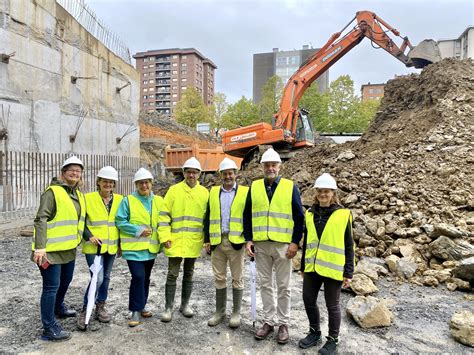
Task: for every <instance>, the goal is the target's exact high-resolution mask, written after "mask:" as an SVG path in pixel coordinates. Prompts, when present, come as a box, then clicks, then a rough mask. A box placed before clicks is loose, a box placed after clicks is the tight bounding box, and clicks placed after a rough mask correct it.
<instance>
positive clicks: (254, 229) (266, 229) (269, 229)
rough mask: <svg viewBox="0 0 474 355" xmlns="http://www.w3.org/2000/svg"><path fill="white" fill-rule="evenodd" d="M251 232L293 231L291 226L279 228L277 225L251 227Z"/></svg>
mask: <svg viewBox="0 0 474 355" xmlns="http://www.w3.org/2000/svg"><path fill="white" fill-rule="evenodd" d="M252 232H276V233H293V228H279V227H269V226H263V227H252Z"/></svg>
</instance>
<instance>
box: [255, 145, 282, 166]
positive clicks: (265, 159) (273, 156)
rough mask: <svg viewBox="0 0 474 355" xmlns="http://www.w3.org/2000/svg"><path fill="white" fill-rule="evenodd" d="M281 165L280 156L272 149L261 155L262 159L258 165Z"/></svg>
mask: <svg viewBox="0 0 474 355" xmlns="http://www.w3.org/2000/svg"><path fill="white" fill-rule="evenodd" d="M270 162H271V163H281V158H280V154H278V153H277V152H275V150H274V149H273V148H269V149H267V151H266V152H265V153H263V154H262V159H261V160H260V163H270Z"/></svg>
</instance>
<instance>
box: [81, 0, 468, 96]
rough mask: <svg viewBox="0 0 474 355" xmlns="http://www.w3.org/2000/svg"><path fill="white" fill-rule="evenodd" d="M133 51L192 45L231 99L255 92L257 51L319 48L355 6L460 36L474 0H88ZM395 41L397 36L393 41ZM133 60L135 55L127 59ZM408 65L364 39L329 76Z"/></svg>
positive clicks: (414, 29)
mask: <svg viewBox="0 0 474 355" xmlns="http://www.w3.org/2000/svg"><path fill="white" fill-rule="evenodd" d="M86 2H87V3H88V4H89V5H90V7H91V8H92V9H93V10H94V11H95V12H96V14H97V15H98V16H99V17H100V18H101V19H102V20H104V22H105V23H106V24H107V25H108V26H109V29H110V30H112V31H113V32H115V33H116V34H117V35H119V36H120V37H121V38H122V39H123V40H124V42H125V43H126V44H127V45H128V46H129V48H130V51H131V53H132V55H133V54H135V53H136V52H143V51H147V50H151V49H164V48H176V47H179V48H187V47H194V48H196V49H198V50H199V51H200V52H201V53H203V55H205V56H206V57H208V58H209V59H211V60H212V61H213V62H214V63H215V64H216V65H217V67H218V69H217V72H216V91H218V92H222V93H224V94H225V95H226V96H227V99H228V101H229V102H235V101H237V100H238V99H239V98H240V97H241V96H242V95H244V96H245V97H247V98H251V97H252V70H253V68H252V56H253V54H254V53H264V52H271V50H272V48H274V47H278V48H279V49H280V50H292V49H300V48H302V46H303V45H304V44H308V45H310V46H313V47H314V48H319V47H321V46H322V45H324V44H325V43H326V42H327V40H328V39H329V37H330V36H331V35H332V34H333V33H334V32H338V31H340V30H341V29H342V28H343V27H344V26H345V25H346V24H347V23H348V22H349V21H350V20H351V19H352V18H353V17H354V15H355V13H356V11H359V10H370V11H373V12H375V13H376V14H377V15H378V16H379V17H380V18H382V19H383V20H385V21H386V22H387V23H389V24H390V25H391V26H393V27H395V28H396V29H398V30H399V31H400V32H401V35H402V36H408V38H409V39H410V41H411V42H412V43H413V44H418V43H419V42H420V41H421V40H423V39H425V38H432V39H436V40H438V39H452V38H458V37H459V36H460V35H461V34H462V32H463V31H464V30H465V29H466V27H468V26H470V25H474V1H473V0H445V1H441V0H429V1H428V0H426V1H425V0H397V1H393V0H390V1H388V0H378V1H376V0H373V1H338V0H324V1H320V0H148V1H135V0H133V1H132V0H113V1H112V0H86ZM395 41H396V42H397V44H400V42H401V41H397V40H395ZM132 61H133V64H134V65H135V60H134V59H132ZM410 72H417V70H412V69H407V68H405V66H404V65H403V64H402V63H401V62H399V61H398V60H396V59H395V58H394V57H392V56H391V55H389V54H388V53H386V52H385V51H383V50H382V49H374V48H372V46H371V44H370V41H368V40H367V39H365V40H364V41H362V42H361V43H360V44H359V45H358V46H356V47H355V48H354V49H353V50H352V51H351V52H349V53H348V54H346V55H345V57H343V58H342V59H340V60H339V61H338V62H337V63H336V64H334V65H333V66H332V67H331V68H330V70H329V80H330V81H332V80H335V79H336V78H337V77H338V76H340V75H344V74H349V75H350V76H351V77H352V79H353V80H354V81H355V85H356V91H357V92H359V90H360V85H361V84H365V83H367V82H371V83H382V82H385V81H387V80H389V79H391V78H393V77H394V75H400V74H406V73H410Z"/></svg>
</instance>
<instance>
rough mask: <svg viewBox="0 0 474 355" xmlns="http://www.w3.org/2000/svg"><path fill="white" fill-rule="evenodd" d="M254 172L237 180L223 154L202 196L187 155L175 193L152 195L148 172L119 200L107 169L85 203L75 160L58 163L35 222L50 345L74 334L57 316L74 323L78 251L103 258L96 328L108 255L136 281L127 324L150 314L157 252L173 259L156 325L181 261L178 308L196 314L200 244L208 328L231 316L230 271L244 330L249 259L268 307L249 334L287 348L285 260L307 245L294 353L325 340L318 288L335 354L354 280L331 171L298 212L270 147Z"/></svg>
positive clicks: (164, 317)
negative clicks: (71, 300)
mask: <svg viewBox="0 0 474 355" xmlns="http://www.w3.org/2000/svg"><path fill="white" fill-rule="evenodd" d="M261 164H262V168H263V175H264V177H263V178H262V179H258V180H255V181H253V182H252V184H251V186H250V187H247V186H242V185H239V184H238V183H237V182H236V178H237V173H238V167H237V165H236V164H235V162H234V161H233V160H231V159H228V158H225V159H224V160H223V161H222V162H221V164H220V166H219V173H220V176H221V180H222V184H221V185H220V186H214V187H212V188H211V189H210V191H208V190H207V189H206V188H204V187H203V186H201V185H200V183H199V177H200V174H201V171H202V169H201V165H200V163H199V161H198V160H197V159H196V158H194V157H193V158H190V159H188V160H187V161H186V162H185V163H184V165H183V167H182V168H183V175H184V180H183V181H182V182H180V183H177V184H175V185H173V186H171V187H170V188H169V190H168V192H167V193H166V195H165V197H164V198H162V197H160V196H157V195H155V194H154V193H153V191H152V182H153V176H152V174H151V173H150V172H149V171H148V170H146V169H143V168H140V169H139V170H138V171H137V172H136V173H135V176H134V183H135V187H136V190H135V191H134V192H133V193H132V194H130V195H128V196H125V197H124V196H122V195H119V194H116V193H114V188H115V185H116V183H117V181H118V173H117V171H116V170H115V169H114V168H113V167H110V166H106V167H103V168H102V169H101V170H100V171H99V173H98V174H97V191H95V192H90V193H87V194H85V195H84V194H83V193H82V192H81V190H80V185H81V177H82V172H83V169H84V165H83V163H82V161H80V160H79V159H78V158H77V157H75V156H73V157H71V158H68V159H67V160H66V161H64V163H63V165H62V167H61V174H60V176H59V177H58V178H57V179H54V180H53V181H52V183H51V185H50V186H49V187H48V188H47V189H46V191H45V192H44V193H43V194H42V196H41V201H40V206H39V209H38V212H37V215H36V218H35V223H34V224H35V234H34V237H33V245H32V260H33V261H34V262H35V263H36V264H37V265H38V268H39V270H40V273H41V276H42V279H43V289H42V294H41V303H40V307H41V320H42V323H43V336H42V337H43V338H44V339H46V340H65V339H68V338H69V337H70V333H69V332H67V331H65V330H64V329H63V328H62V327H61V325H60V323H59V322H58V321H57V320H56V319H55V316H56V317H57V318H63V317H75V316H76V312H75V311H74V310H72V309H70V308H68V307H66V306H65V304H64V298H65V294H66V292H67V289H68V286H69V283H70V282H71V280H72V276H73V272H74V265H75V258H76V248H77V247H78V245H79V244H82V251H83V253H84V254H85V256H86V261H87V263H88V265H89V266H91V265H92V264H93V263H94V259H95V257H96V255H100V256H101V258H100V260H101V261H100V262H101V264H102V268H101V270H100V273H99V275H98V278H97V285H96V286H97V287H96V288H97V291H96V297H95V314H94V316H95V318H96V319H97V320H98V321H100V322H104V323H107V322H109V321H110V320H111V316H110V314H109V313H108V312H107V310H106V307H105V303H106V300H107V291H108V286H109V282H110V274H111V270H112V266H113V263H114V260H115V257H116V255H117V254H118V253H121V255H122V257H123V259H125V260H126V261H127V264H128V267H129V270H130V274H131V282H130V288H129V305H128V307H129V310H130V311H131V317H130V319H129V321H128V325H129V326H130V327H135V326H138V325H139V324H141V323H142V321H143V318H148V317H152V312H151V311H150V310H148V309H147V308H146V304H147V300H148V294H149V287H150V275H151V272H152V269H153V266H154V263H155V258H156V256H157V254H158V253H160V252H161V251H162V250H164V253H165V255H166V256H167V258H168V273H167V277H166V283H165V310H164V312H163V313H162V314H161V318H160V319H161V321H162V322H170V321H171V320H172V319H173V309H174V301H175V294H176V288H177V279H178V276H179V272H180V268H181V264H183V277H182V286H181V305H180V307H179V311H180V312H181V313H182V314H183V315H184V316H185V317H192V316H193V315H194V311H193V309H192V307H191V305H190V298H191V294H192V289H193V273H194V265H195V261H196V259H197V258H198V257H199V256H200V255H201V250H202V248H203V247H204V248H205V250H206V251H207V252H208V253H210V254H211V264H212V270H213V273H214V283H215V289H216V290H215V300H216V301H215V304H216V308H215V313H214V314H213V315H212V317H211V318H210V319H209V320H208V325H209V326H216V325H218V324H220V323H221V322H223V321H224V320H225V319H226V304H227V294H228V292H227V265H229V268H230V273H231V278H232V283H231V284H232V299H233V309H232V315H231V317H230V319H229V326H230V327H231V328H238V327H239V326H240V324H241V317H240V313H241V306H242V295H243V291H244V280H243V275H244V261H245V254H247V255H248V256H250V257H253V258H255V262H256V268H257V272H258V276H259V280H260V286H261V297H262V304H263V325H262V326H261V327H260V328H259V329H258V330H257V331H256V332H255V338H256V339H259V340H262V339H265V338H267V337H268V336H269V335H270V334H271V333H272V332H273V331H274V330H275V327H278V331H277V335H276V340H277V342H278V343H279V344H285V343H287V342H288V340H289V332H288V325H289V323H290V308H291V306H290V296H291V295H290V276H291V272H292V264H291V259H292V258H293V257H295V255H296V253H297V251H298V248H299V247H300V246H302V249H303V257H302V262H301V265H302V266H301V275H302V276H303V301H304V305H305V309H306V313H307V316H308V320H309V327H310V331H309V333H308V334H307V336H306V337H304V338H303V339H301V340H300V341H299V342H298V345H299V346H300V347H301V348H303V349H306V348H309V347H311V346H314V345H317V344H318V343H320V342H321V341H322V336H321V329H320V315H319V309H318V306H317V303H316V301H317V297H318V293H319V290H320V288H321V286H322V285H323V284H324V296H325V300H326V306H327V309H328V315H329V334H328V336H327V341H326V344H325V345H324V346H323V347H322V348H321V349H320V350H319V353H321V354H332V353H335V351H336V348H337V345H338V337H339V328H340V323H341V310H340V305H339V296H340V292H341V287H347V286H348V285H349V284H350V280H351V278H352V273H353V269H354V243H353V239H352V216H351V213H350V211H349V210H348V209H345V208H343V207H342V206H341V204H340V202H339V200H338V197H337V183H336V181H335V179H334V178H333V177H332V176H331V175H329V174H327V173H324V174H322V175H321V176H320V177H318V178H317V179H316V182H315V185H314V187H315V191H316V192H315V198H314V204H313V205H312V206H311V208H309V209H308V210H307V211H306V213H305V212H304V211H303V207H302V203H301V198H300V194H299V191H298V188H297V186H296V184H294V183H293V181H291V180H289V179H285V178H282V177H281V176H280V167H281V158H280V156H279V154H278V153H277V152H276V151H275V150H273V149H271V148H270V149H268V150H267V151H266V152H265V153H264V154H263V155H262V158H261ZM290 196H291V197H290ZM303 236H304V237H303ZM274 279H275V284H276V303H275V299H274V292H273V291H274V290H273V281H274ZM89 287H91V284H90V282H89V285H88V287H87V290H86V293H85V296H84V303H83V308H82V311H81V313H80V314H79V316H78V317H77V326H78V328H79V329H81V330H85V329H86V309H87V303H88V300H90V297H88V296H87V295H88V293H89ZM89 302H90V301H89Z"/></svg>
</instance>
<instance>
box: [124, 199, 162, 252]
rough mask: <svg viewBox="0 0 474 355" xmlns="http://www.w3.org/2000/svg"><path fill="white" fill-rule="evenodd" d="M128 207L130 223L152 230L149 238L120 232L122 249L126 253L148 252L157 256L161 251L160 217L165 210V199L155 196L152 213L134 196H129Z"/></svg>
mask: <svg viewBox="0 0 474 355" xmlns="http://www.w3.org/2000/svg"><path fill="white" fill-rule="evenodd" d="M127 198H128V206H129V208H130V223H131V224H134V225H137V226H147V227H148V228H150V229H151V230H152V233H151V236H149V237H135V236H134V235H130V234H127V233H124V232H122V231H121V232H120V247H121V248H122V250H124V251H129V250H130V251H131V250H134V251H138V250H148V251H149V252H150V253H155V254H157V253H158V252H159V251H160V242H159V240H158V231H157V228H158V215H159V214H160V212H161V211H162V210H163V198H162V197H161V196H157V195H154V196H153V200H152V202H151V213H150V212H148V211H147V209H146V208H145V206H143V204H142V203H141V201H140V200H139V199H138V198H136V197H135V196H133V195H128V196H127Z"/></svg>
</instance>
